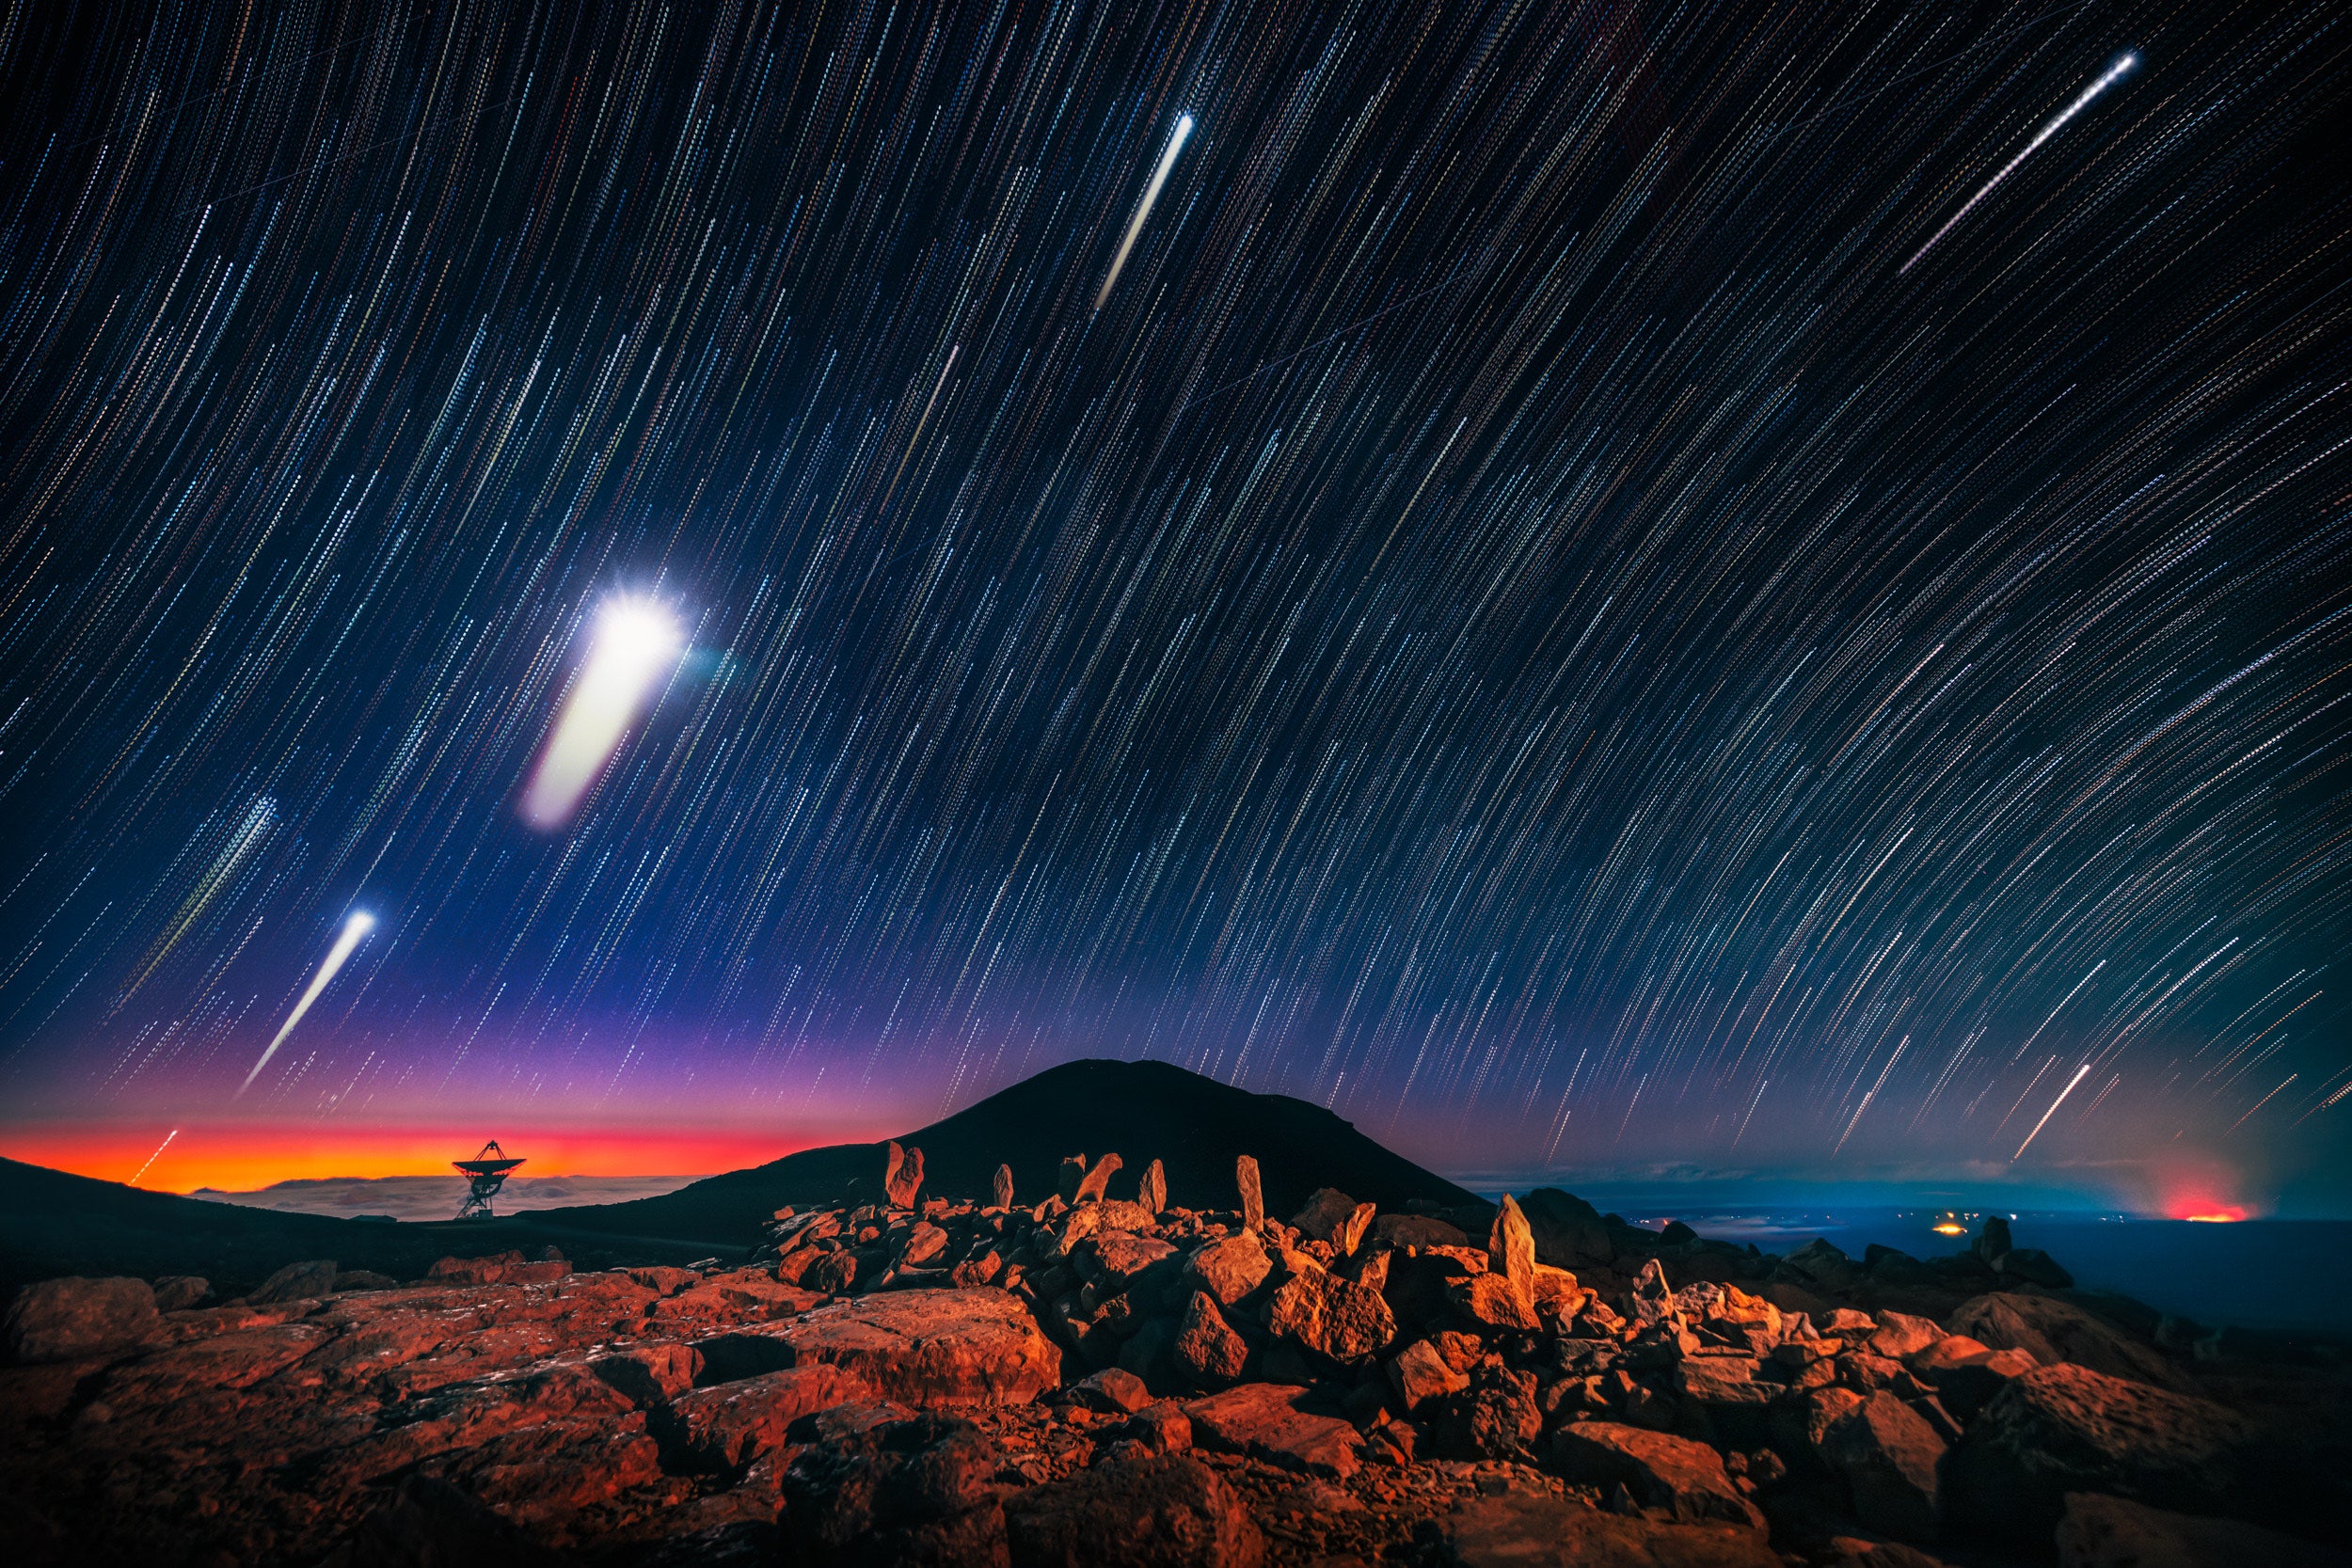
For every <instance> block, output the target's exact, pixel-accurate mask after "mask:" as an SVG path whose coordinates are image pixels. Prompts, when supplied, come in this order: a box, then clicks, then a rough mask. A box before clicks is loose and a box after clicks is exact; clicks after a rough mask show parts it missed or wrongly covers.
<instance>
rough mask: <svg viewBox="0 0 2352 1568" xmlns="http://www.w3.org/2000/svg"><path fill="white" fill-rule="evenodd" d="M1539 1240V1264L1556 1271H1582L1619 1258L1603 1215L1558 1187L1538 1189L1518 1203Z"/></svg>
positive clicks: (1537, 1253) (1531, 1230)
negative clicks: (1556, 1269)
mask: <svg viewBox="0 0 2352 1568" xmlns="http://www.w3.org/2000/svg"><path fill="white" fill-rule="evenodd" d="M1518 1206H1519V1212H1520V1213H1522V1214H1524V1215H1525V1216H1526V1218H1527V1227H1528V1231H1529V1233H1530V1234H1531V1235H1532V1236H1534V1241H1535V1258H1536V1260H1537V1261H1538V1262H1543V1263H1549V1264H1550V1265H1552V1266H1553V1267H1554V1268H1561V1269H1582V1268H1592V1267H1595V1266H1597V1265H1599V1264H1603V1263H1608V1262H1610V1261H1612V1260H1613V1259H1615V1257H1616V1256H1617V1249H1616V1243H1613V1241H1611V1240H1610V1236H1609V1227H1608V1226H1606V1225H1605V1224H1603V1223H1602V1222H1601V1217H1600V1212H1599V1211H1597V1210H1596V1209H1595V1208H1594V1207H1593V1206H1592V1205H1591V1204H1589V1203H1587V1202H1585V1201H1584V1200H1583V1199H1582V1198H1581V1197H1576V1196H1571V1195H1569V1194H1567V1193H1564V1192H1562V1191H1561V1190H1560V1189H1559V1188H1557V1187H1538V1188H1536V1189H1535V1190H1534V1192H1532V1193H1529V1194H1527V1195H1526V1196H1523V1197H1521V1198H1520V1199H1519V1200H1518Z"/></svg>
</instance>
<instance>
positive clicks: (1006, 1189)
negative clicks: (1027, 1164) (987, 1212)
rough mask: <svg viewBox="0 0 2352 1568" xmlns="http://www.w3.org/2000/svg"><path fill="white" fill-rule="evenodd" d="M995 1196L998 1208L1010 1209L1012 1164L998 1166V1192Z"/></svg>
mask: <svg viewBox="0 0 2352 1568" xmlns="http://www.w3.org/2000/svg"><path fill="white" fill-rule="evenodd" d="M994 1196H995V1198H996V1207H997V1208H999V1209H1009V1208H1011V1207H1012V1167H1011V1166H1010V1165H998V1166H997V1167H996V1192H995V1195H994Z"/></svg>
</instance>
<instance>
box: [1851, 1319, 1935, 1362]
mask: <svg viewBox="0 0 2352 1568" xmlns="http://www.w3.org/2000/svg"><path fill="white" fill-rule="evenodd" d="M1876 1319H1877V1323H1878V1327H1877V1329H1876V1330H1874V1331H1873V1332H1872V1333H1871V1335H1870V1337H1869V1338H1867V1339H1866V1340H1864V1341H1863V1343H1864V1344H1865V1345H1867V1347H1868V1349H1869V1352H1870V1354H1872V1355H1883V1356H1884V1357H1886V1358H1887V1359H1888V1360H1889V1361H1908V1360H1910V1359H1911V1358H1912V1357H1913V1356H1915V1355H1916V1354H1919V1353H1920V1352H1921V1351H1923V1350H1926V1349H1928V1348H1929V1347H1930V1346H1931V1345H1933V1344H1935V1343H1936V1342H1937V1341H1938V1340H1940V1339H1942V1338H1945V1334H1944V1331H1943V1330H1942V1329H1940V1328H1938V1327H1936V1326H1935V1323H1934V1322H1933V1320H1931V1319H1928V1318H1915V1317H1912V1316H1910V1315H1909V1314H1907V1313H1903V1312H1881V1313H1878V1314H1877V1315H1876Z"/></svg>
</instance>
